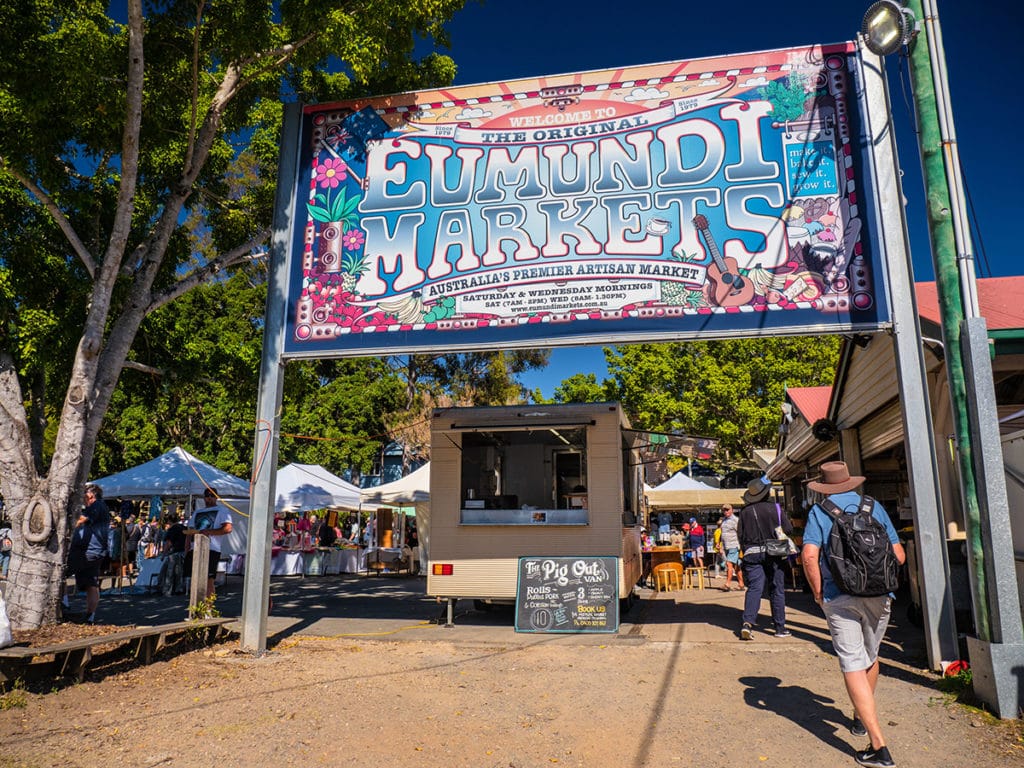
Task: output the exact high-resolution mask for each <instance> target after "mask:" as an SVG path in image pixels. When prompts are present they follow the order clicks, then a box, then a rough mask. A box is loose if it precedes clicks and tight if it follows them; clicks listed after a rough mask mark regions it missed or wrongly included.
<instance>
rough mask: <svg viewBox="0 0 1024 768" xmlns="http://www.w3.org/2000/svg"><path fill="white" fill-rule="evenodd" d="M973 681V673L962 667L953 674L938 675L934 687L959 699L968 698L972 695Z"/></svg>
mask: <svg viewBox="0 0 1024 768" xmlns="http://www.w3.org/2000/svg"><path fill="white" fill-rule="evenodd" d="M973 681H974V673H973V672H972V671H971V670H970V669H963V670H960V671H959V672H957V673H956V674H955V675H949V676H945V675H944V676H942V677H940V678H939V679H938V680H937V681H936V683H935V687H936V688H938V689H939V690H940V691H942V692H943V693H948V694H950V695H951V696H952V697H953V698H954V699H956V700H958V701H959V700H961V699H970V698H971V697H972V696H973V695H974V688H973Z"/></svg>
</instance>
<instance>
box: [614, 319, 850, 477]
mask: <svg viewBox="0 0 1024 768" xmlns="http://www.w3.org/2000/svg"><path fill="white" fill-rule="evenodd" d="M605 357H606V360H607V362H608V372H609V374H610V375H611V376H612V378H613V379H614V381H615V386H616V388H617V389H618V391H619V394H620V397H621V400H622V403H623V406H624V407H625V409H626V412H627V413H628V414H629V417H630V420H631V422H632V424H633V426H634V427H636V428H638V429H650V430H654V431H666V432H684V433H688V434H691V435H700V436H704V437H716V438H718V439H719V440H720V443H719V448H720V450H721V451H723V452H724V453H725V455H726V457H729V456H750V455H751V453H752V451H753V450H754V449H755V448H761V447H764V446H766V445H774V444H775V441H776V439H777V431H778V426H779V419H780V413H779V404H780V403H781V402H782V399H783V389H784V388H785V387H786V386H789V387H809V386H825V385H830V384H831V383H832V380H833V378H834V376H835V371H836V363H837V362H838V358H839V338H838V337H835V336H820V337H802V338H792V339H784V338H766V339H733V340H725V341H695V342H689V343H673V344H638V345H635V346H629V347H616V348H614V349H613V350H607V351H606V353H605Z"/></svg>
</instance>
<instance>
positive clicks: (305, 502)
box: [274, 464, 360, 512]
mask: <svg viewBox="0 0 1024 768" xmlns="http://www.w3.org/2000/svg"><path fill="white" fill-rule="evenodd" d="M359 504H360V489H359V488H358V487H356V486H355V485H353V484H352V483H350V482H348V481H346V480H343V479H342V478H340V477H338V476H337V475H333V474H331V473H330V472H328V471H327V470H326V469H324V468H323V467H321V466H320V465H319V464H288V465H287V466H284V467H281V468H280V469H279V470H277V503H276V504H275V505H274V506H275V509H277V511H278V512H307V511H310V510H313V509H351V510H357V509H359Z"/></svg>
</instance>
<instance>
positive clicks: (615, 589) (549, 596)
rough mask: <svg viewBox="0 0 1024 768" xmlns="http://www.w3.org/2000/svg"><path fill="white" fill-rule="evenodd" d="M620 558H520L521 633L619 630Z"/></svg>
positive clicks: (518, 629)
mask: <svg viewBox="0 0 1024 768" xmlns="http://www.w3.org/2000/svg"><path fill="white" fill-rule="evenodd" d="M618 566H619V561H618V558H615V557H603V556H602V557H594V556H579V557H536V556H527V557H520V558H519V578H518V580H517V582H516V632H618V631H619V570H618Z"/></svg>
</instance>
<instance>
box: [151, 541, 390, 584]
mask: <svg viewBox="0 0 1024 768" xmlns="http://www.w3.org/2000/svg"><path fill="white" fill-rule="evenodd" d="M388 551H390V550H385V552H388ZM381 559H382V560H386V559H390V558H389V556H388V555H386V554H385V555H382V557H381ZM157 570H158V571H159V566H157ZM365 570H366V550H362V549H328V550H319V551H318V552H317V554H316V556H314V555H313V554H312V553H309V552H294V551H286V550H282V551H280V552H278V553H277V554H276V555H274V556H273V557H271V558H270V575H271V576H297V575H298V574H300V573H303V574H305V575H307V576H334V575H337V574H339V573H360V572H362V571H365ZM227 572H228V573H230V574H233V575H240V574H242V573H245V555H243V554H235V555H232V556H231V560H230V561H229V562H228V565H227ZM140 583H141V582H140Z"/></svg>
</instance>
